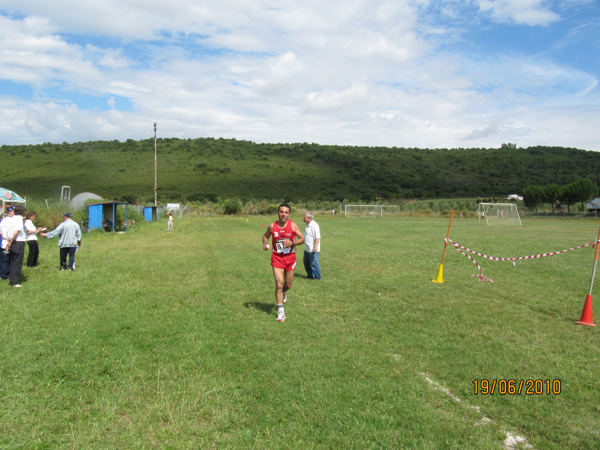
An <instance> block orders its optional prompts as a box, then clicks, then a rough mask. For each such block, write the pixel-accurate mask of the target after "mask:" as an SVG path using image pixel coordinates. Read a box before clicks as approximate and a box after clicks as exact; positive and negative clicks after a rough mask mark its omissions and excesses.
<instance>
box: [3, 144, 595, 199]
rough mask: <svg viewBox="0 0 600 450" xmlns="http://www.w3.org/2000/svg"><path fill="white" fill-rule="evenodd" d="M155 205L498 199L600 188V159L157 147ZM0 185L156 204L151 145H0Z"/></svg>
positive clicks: (523, 152) (563, 154) (531, 151)
mask: <svg viewBox="0 0 600 450" xmlns="http://www.w3.org/2000/svg"><path fill="white" fill-rule="evenodd" d="M157 149H158V151H157V153H158V185H159V188H160V190H159V199H160V200H161V201H162V202H164V201H168V200H172V201H186V200H187V201H203V200H205V199H211V198H216V197H222V198H227V197H239V198H241V199H242V200H249V199H267V198H270V199H272V198H286V199H290V200H310V199H323V200H336V199H337V200H343V199H348V200H351V201H357V200H363V201H370V200H374V199H376V198H384V199H400V198H458V197H475V196H482V197H489V196H493V197H501V196H505V195H508V194H513V193H520V192H522V191H523V189H525V188H526V187H527V186H529V185H546V184H550V183H558V184H567V183H571V182H573V181H575V180H577V179H579V178H589V179H591V180H592V181H593V182H595V183H596V184H599V183H600V153H598V152H592V151H585V150H578V149H574V148H561V147H529V148H516V146H515V145H513V144H509V145H503V146H502V148H496V149H480V148H474V149H435V150H428V149H417V148H397V147H392V148H388V147H349V146H324V145H317V144H307V143H302V144H256V143H253V142H248V141H238V140H233V139H213V138H199V139H176V138H165V139H158V140H157ZM0 155H1V157H2V159H1V161H2V165H1V167H0V186H2V187H6V188H9V189H12V190H14V191H16V192H18V193H19V194H21V195H26V196H29V197H36V198H50V197H56V196H58V195H59V193H60V189H61V186H63V185H68V186H71V189H72V192H73V193H79V192H84V191H90V192H94V193H97V194H100V195H102V196H103V197H105V198H109V199H112V198H121V197H122V196H123V195H125V194H132V195H133V196H135V197H137V198H138V199H140V200H142V201H144V200H145V201H149V200H152V199H153V198H154V140H153V139H147V140H142V141H134V140H131V139H130V140H127V141H125V142H119V141H95V142H80V143H74V144H67V143H63V144H50V143H46V144H40V145H21V146H6V145H4V146H2V147H0Z"/></svg>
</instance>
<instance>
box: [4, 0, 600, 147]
mask: <svg viewBox="0 0 600 450" xmlns="http://www.w3.org/2000/svg"><path fill="white" fill-rule="evenodd" d="M0 40H1V42H0V144H9V145H11V144H35V143H42V142H77V141H90V140H113V139H118V140H125V139H129V138H131V139H143V138H149V137H152V136H153V133H154V132H153V124H154V122H157V123H158V136H159V137H180V138H196V137H217V138H218V137H224V138H236V139H243V140H251V141H255V142H315V143H320V144H337V145H367V146H379V145H383V146H397V147H421V148H457V147H499V146H500V145H501V144H502V143H507V142H511V143H516V144H517V145H519V146H522V147H527V146H532V145H553V146H566V147H577V148H582V149H587V150H596V151H600V132H599V131H598V129H600V126H599V125H598V124H600V101H599V100H600V95H599V94H600V87H599V86H598V80H599V78H600V2H598V1H597V0H435V1H434V0H393V1H385V0H353V1H351V2H348V1H347V0H345V1H341V0H328V1H315V0H313V1H311V0H306V1H301V2H298V1H290V0H203V1H201V2H200V1H197V0H170V1H169V2H165V1H163V0H146V1H144V2H140V1H139V0H119V1H117V0H96V1H94V2H91V1H88V0H78V1H74V0H53V1H52V2H48V1H47V0H46V1H41V0H0Z"/></svg>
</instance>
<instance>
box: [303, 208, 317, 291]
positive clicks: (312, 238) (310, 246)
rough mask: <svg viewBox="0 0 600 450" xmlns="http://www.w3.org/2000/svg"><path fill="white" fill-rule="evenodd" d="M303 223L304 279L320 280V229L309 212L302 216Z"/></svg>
mask: <svg viewBox="0 0 600 450" xmlns="http://www.w3.org/2000/svg"><path fill="white" fill-rule="evenodd" d="M304 223H305V224H306V229H305V230H304V269H305V270H306V278H309V279H312V280H320V279H321V267H320V266H319V252H320V251H321V228H320V227H319V224H318V223H317V222H316V221H315V217H314V215H313V214H312V213H311V212H306V213H305V214H304Z"/></svg>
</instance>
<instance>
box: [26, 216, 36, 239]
mask: <svg viewBox="0 0 600 450" xmlns="http://www.w3.org/2000/svg"><path fill="white" fill-rule="evenodd" d="M36 230H37V228H36V227H35V225H34V224H33V222H32V221H31V219H27V220H26V221H25V233H26V234H27V240H28V241H37V234H36V233H33V234H29V231H36Z"/></svg>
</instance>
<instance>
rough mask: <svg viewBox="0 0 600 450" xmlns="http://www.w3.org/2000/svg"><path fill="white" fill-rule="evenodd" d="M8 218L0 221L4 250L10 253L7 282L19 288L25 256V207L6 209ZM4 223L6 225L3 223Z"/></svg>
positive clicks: (18, 206)
mask: <svg viewBox="0 0 600 450" xmlns="http://www.w3.org/2000/svg"><path fill="white" fill-rule="evenodd" d="M6 211H7V213H8V217H6V218H5V219H4V220H3V221H2V224H3V226H2V235H3V236H5V239H6V240H7V244H6V249H7V250H8V251H9V252H10V268H9V271H8V280H9V282H10V285H11V286H12V287H17V288H20V287H21V285H20V284H19V281H20V280H21V271H22V270H23V258H24V256H25V242H26V241H27V235H26V234H25V230H24V228H23V214H25V207H24V206H22V205H17V206H15V207H14V208H13V207H11V206H9V207H8V208H6ZM5 222H6V223H5Z"/></svg>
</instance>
